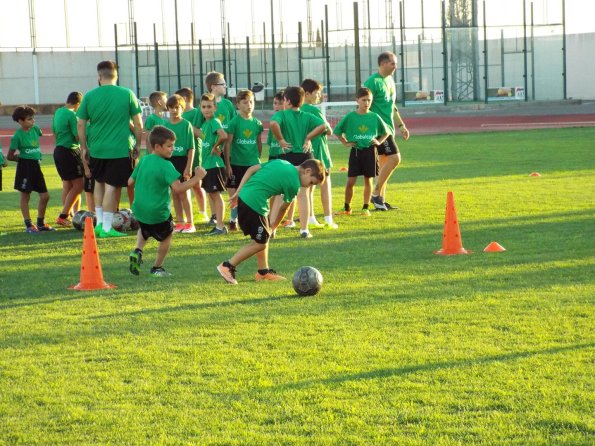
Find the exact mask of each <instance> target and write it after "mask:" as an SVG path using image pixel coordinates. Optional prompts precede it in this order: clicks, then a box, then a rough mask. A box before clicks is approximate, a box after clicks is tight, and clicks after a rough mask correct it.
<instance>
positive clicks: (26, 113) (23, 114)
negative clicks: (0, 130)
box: [12, 105, 37, 122]
mask: <svg viewBox="0 0 595 446" xmlns="http://www.w3.org/2000/svg"><path fill="white" fill-rule="evenodd" d="M35 113H37V110H35V109H34V108H33V107H29V106H28V105H19V106H18V107H17V108H15V109H14V111H13V112H12V120H13V121H14V122H19V121H21V120H24V119H27V118H28V117H30V116H35Z"/></svg>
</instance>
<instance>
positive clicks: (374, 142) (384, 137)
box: [372, 133, 388, 146]
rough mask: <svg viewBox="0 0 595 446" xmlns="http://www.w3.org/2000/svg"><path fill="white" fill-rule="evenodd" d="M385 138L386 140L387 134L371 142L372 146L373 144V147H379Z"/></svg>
mask: <svg viewBox="0 0 595 446" xmlns="http://www.w3.org/2000/svg"><path fill="white" fill-rule="evenodd" d="M386 138H388V133H385V134H384V135H381V136H379V137H376V138H374V139H373V140H372V144H374V145H375V146H379V145H380V144H382V143H383V142H384V141H385V140H386Z"/></svg>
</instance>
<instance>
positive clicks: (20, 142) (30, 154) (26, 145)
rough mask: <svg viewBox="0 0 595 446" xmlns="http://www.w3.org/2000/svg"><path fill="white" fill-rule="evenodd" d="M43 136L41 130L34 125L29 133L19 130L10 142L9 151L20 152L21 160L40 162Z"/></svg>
mask: <svg viewBox="0 0 595 446" xmlns="http://www.w3.org/2000/svg"><path fill="white" fill-rule="evenodd" d="M41 135H42V133H41V129H40V128H39V127H37V126H36V125H34V126H33V127H31V128H30V129H29V131H27V132H26V131H24V130H23V129H21V128H20V129H18V130H17V131H16V132H14V136H13V137H12V139H11V140H10V146H9V147H8V149H9V150H14V151H15V152H19V158H22V159H24V160H40V159H41V149H40V147H39V137H40V136H41Z"/></svg>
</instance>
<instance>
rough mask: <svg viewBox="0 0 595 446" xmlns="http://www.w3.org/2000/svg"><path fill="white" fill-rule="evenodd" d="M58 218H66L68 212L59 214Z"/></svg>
mask: <svg viewBox="0 0 595 446" xmlns="http://www.w3.org/2000/svg"><path fill="white" fill-rule="evenodd" d="M58 218H62V219H66V218H68V214H60V215H59V216H58Z"/></svg>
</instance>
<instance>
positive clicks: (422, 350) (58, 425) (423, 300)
mask: <svg viewBox="0 0 595 446" xmlns="http://www.w3.org/2000/svg"><path fill="white" fill-rule="evenodd" d="M593 140H595V129H594V128H590V129H563V130H543V131H525V132H509V133H484V134H468V135H445V136H425V137H413V138H412V139H411V140H410V141H409V142H407V143H402V144H401V151H402V153H403V158H404V161H403V164H402V166H401V167H400V168H399V170H398V172H397V173H396V174H395V176H394V177H393V178H392V179H391V184H390V186H389V194H388V199H389V201H390V202H391V203H393V204H398V205H399V206H400V207H401V208H402V210H401V211H398V212H385V213H380V212H375V213H373V216H372V217H371V218H364V217H359V216H352V217H343V218H339V219H337V221H338V223H339V224H340V229H339V230H338V231H334V232H324V231H316V232H315V237H314V238H313V239H311V240H301V239H299V238H298V237H297V232H295V231H291V230H280V231H279V232H280V236H279V237H278V239H276V240H274V241H273V243H272V245H271V251H270V259H271V266H272V267H274V268H276V269H277V270H278V271H279V272H280V273H283V274H285V275H287V276H291V274H292V272H293V271H295V270H296V269H297V268H298V267H299V266H302V265H308V264H310V265H313V266H316V267H317V268H319V269H320V270H321V272H322V273H323V275H324V279H325V284H324V287H323V290H322V292H321V293H320V294H319V295H318V296H315V297H311V298H299V297H297V296H296V295H295V294H294V292H293V290H292V289H291V285H290V283H288V282H283V283H264V284H263V283H255V282H254V281H253V274H254V272H255V271H254V270H255V262H254V260H249V261H247V262H246V263H245V264H242V265H241V267H240V269H239V274H238V279H239V281H240V285H239V286H238V287H232V286H227V285H225V284H224V283H223V281H222V280H221V278H220V277H219V276H218V274H217V273H216V271H215V266H216V265H217V264H218V263H219V262H220V261H221V260H223V259H225V258H228V257H230V256H231V255H232V254H233V253H234V252H235V251H236V250H237V249H238V248H239V247H241V246H242V245H243V244H244V243H247V242H248V239H247V238H244V237H242V236H240V235H239V234H233V235H229V236H227V237H223V238H217V239H211V238H207V237H202V236H201V235H200V234H196V235H186V236H177V237H175V240H174V243H173V247H172V251H171V252H170V255H169V257H168V259H167V261H166V266H167V268H168V270H169V271H171V272H172V273H173V274H174V275H173V276H172V277H171V278H168V279H153V278H150V277H148V275H147V270H148V268H149V267H150V262H151V261H152V259H153V258H154V255H155V250H156V243H155V242H154V241H153V240H152V241H151V242H149V245H148V248H147V250H146V254H145V258H146V261H147V263H145V265H144V266H145V269H144V271H143V274H142V275H141V276H140V277H134V276H132V275H131V274H130V273H129V272H128V270H127V254H128V252H129V251H130V250H131V249H132V248H133V247H134V238H133V237H132V236H130V237H128V238H125V239H115V240H114V239H109V240H98V246H99V251H100V255H101V261H102V265H103V273H104V276H105V278H106V280H107V281H108V282H111V283H114V284H117V285H118V288H117V289H114V290H106V291H100V292H75V291H70V290H68V289H67V287H68V286H70V285H74V284H76V283H77V282H78V279H79V270H80V262H81V247H82V237H81V233H80V232H76V231H67V230H59V231H57V232H56V233H52V234H39V235H35V236H31V235H27V234H24V233H23V232H22V220H21V216H20V212H19V211H18V195H17V194H16V193H15V192H14V191H13V190H12V179H13V177H14V165H12V166H11V167H10V168H8V169H6V170H5V171H4V189H5V190H4V191H3V192H2V193H0V222H1V223H0V225H1V226H0V231H1V232H4V233H7V235H4V236H1V237H0V289H1V290H2V291H0V294H1V296H2V297H1V298H0V351H1V354H0V443H1V444H16V443H23V444H72V445H80V444H139V445H141V444H142V445H144V444H201V445H202V444H205V445H207V444H208V445H265V444H271V445H387V444H395V445H397V444H398V445H451V444H460V445H471V444H473V445H475V444H477V445H496V444H498V445H551V444H559V445H582V444H592V442H593V438H594V435H595V417H594V415H593V414H594V413H595V398H594V396H593V395H594V393H593V391H594V389H595V378H594V376H595V375H594V373H593V363H594V360H595V349H594V347H595V333H594V330H593V316H594V312H593V304H594V298H593V296H594V295H595V280H594V279H593V277H595V276H594V272H595V268H594V266H595V249H594V247H595V242H594V240H595V225H594V217H595V157H594V155H593ZM346 155H347V150H344V149H342V148H340V147H337V146H335V147H333V156H334V159H335V165H336V167H341V166H345V165H346ZM50 160H51V157H46V160H45V163H44V171H45V173H46V178H47V180H48V182H49V184H50V187H51V194H52V199H51V201H50V205H51V206H50V209H49V211H48V215H49V216H55V215H56V214H57V212H58V210H59V209H58V201H59V200H58V197H59V195H60V194H59V182H58V180H57V176H56V173H55V169H54V168H53V167H52V166H51V164H50V162H51V161H50ZM533 171H538V172H540V173H541V174H542V177H539V178H533V177H529V176H528V175H529V173H531V172H533ZM332 180H333V191H334V201H335V208H337V209H338V208H339V207H340V206H341V205H342V201H343V200H342V197H343V186H344V184H345V173H340V172H338V169H335V173H333V176H332ZM449 190H452V191H453V192H454V195H455V200H456V205H457V211H458V218H459V221H460V229H461V234H462V240H463V245H464V246H465V248H467V249H471V250H473V251H474V254H472V255H469V256H452V257H442V256H436V255H434V254H433V251H435V250H437V249H439V248H440V247H441V238H442V229H443V220H444V209H445V203H446V192H447V191H449ZM361 193H362V189H361V183H359V184H358V186H357V189H356V194H355V198H354V202H353V205H354V207H356V208H357V207H359V206H360V205H361ZM36 200H37V198H36V197H33V199H32V204H33V206H32V207H34V206H36V203H37V201H36ZM33 215H35V213H34V212H33ZM205 231H206V229H205ZM494 240H495V241H498V242H499V243H500V244H501V245H503V246H504V247H505V248H506V249H507V251H506V252H504V253H498V254H486V253H483V252H482V250H483V248H484V247H485V246H486V245H487V244H488V243H489V242H491V241H494Z"/></svg>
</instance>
